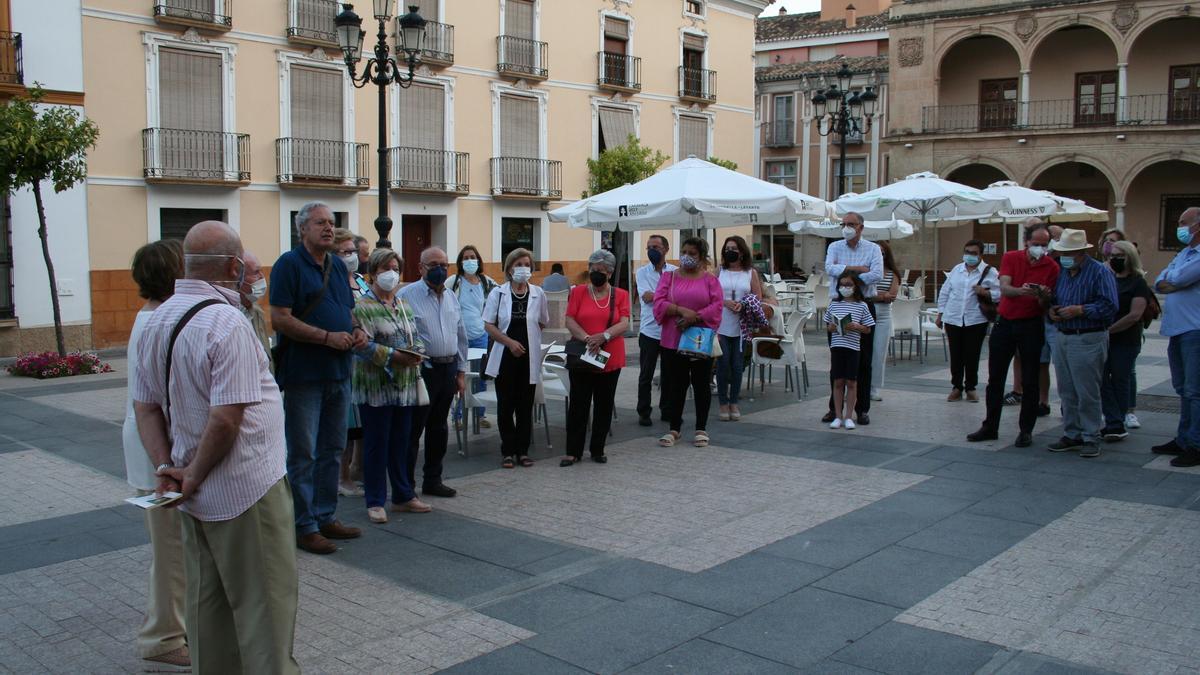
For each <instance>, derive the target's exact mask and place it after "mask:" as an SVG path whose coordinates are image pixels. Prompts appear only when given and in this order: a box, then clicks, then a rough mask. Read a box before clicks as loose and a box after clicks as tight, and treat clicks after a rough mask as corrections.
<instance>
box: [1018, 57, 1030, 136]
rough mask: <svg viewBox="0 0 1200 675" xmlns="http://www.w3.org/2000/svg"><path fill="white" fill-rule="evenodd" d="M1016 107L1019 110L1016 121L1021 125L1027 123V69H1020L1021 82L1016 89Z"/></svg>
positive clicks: (1026, 124)
mask: <svg viewBox="0 0 1200 675" xmlns="http://www.w3.org/2000/svg"><path fill="white" fill-rule="evenodd" d="M1017 107H1018V108H1020V111H1019V112H1018V113H1017V123H1018V124H1020V125H1021V126H1023V127H1024V126H1028V125H1029V71H1028V70H1022V71H1021V84H1020V88H1019V89H1018V90H1017Z"/></svg>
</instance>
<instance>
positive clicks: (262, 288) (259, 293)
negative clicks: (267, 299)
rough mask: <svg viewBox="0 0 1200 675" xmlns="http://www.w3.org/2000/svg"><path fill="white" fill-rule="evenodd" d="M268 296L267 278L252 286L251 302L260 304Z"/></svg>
mask: <svg viewBox="0 0 1200 675" xmlns="http://www.w3.org/2000/svg"><path fill="white" fill-rule="evenodd" d="M266 294H267V279H266V277H264V278H262V279H259V280H258V281H256V282H254V283H252V284H250V301H251V302H258V301H259V300H262V298H263V296H264V295H266Z"/></svg>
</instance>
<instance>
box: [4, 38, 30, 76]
mask: <svg viewBox="0 0 1200 675" xmlns="http://www.w3.org/2000/svg"><path fill="white" fill-rule="evenodd" d="M24 70H25V68H24V63H23V61H22V56H21V34H20V33H6V32H2V31H0V82H3V83H4V84H25V72H24Z"/></svg>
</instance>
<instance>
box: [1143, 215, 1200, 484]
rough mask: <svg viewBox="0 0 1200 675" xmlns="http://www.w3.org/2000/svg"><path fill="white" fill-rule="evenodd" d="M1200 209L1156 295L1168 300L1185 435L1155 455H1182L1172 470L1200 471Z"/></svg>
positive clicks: (1179, 233) (1167, 332)
mask: <svg viewBox="0 0 1200 675" xmlns="http://www.w3.org/2000/svg"><path fill="white" fill-rule="evenodd" d="M1197 231H1200V207H1197V206H1193V207H1191V208H1189V209H1188V210H1186V211H1184V212H1183V215H1181V216H1180V217H1179V227H1178V228H1176V230H1175V236H1176V238H1178V239H1179V242H1180V243H1181V244H1183V245H1184V249H1183V250H1182V251H1180V252H1179V253H1178V254H1177V255H1176V256H1175V258H1174V260H1172V261H1171V264H1170V265H1168V266H1167V269H1165V270H1163V271H1162V274H1159V275H1158V279H1157V280H1155V282H1154V290H1155V291H1157V292H1159V293H1163V294H1165V295H1166V296H1167V298H1166V303H1165V306H1164V307H1163V317H1162V326H1161V328H1160V330H1161V332H1162V334H1163V335H1164V336H1166V337H1168V338H1170V342H1169V343H1168V344H1167V359H1168V361H1169V362H1170V364H1171V386H1173V387H1175V393H1177V394H1179V398H1180V403H1181V406H1180V415H1179V430H1178V431H1177V432H1176V434H1175V438H1174V439H1172V440H1171V441H1169V442H1167V443H1164V444H1163V445H1158V446H1155V447H1154V448H1153V451H1154V452H1155V453H1157V454H1160V455H1179V456H1178V457H1176V458H1174V459H1172V460H1171V466H1197V465H1200V284H1197V282H1198V281H1200V251H1197V250H1196V249H1197V248H1198V247H1200V236H1197Z"/></svg>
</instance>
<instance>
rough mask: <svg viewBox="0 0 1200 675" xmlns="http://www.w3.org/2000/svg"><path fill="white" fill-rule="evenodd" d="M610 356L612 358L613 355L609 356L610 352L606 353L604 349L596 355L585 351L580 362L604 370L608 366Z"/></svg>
mask: <svg viewBox="0 0 1200 675" xmlns="http://www.w3.org/2000/svg"><path fill="white" fill-rule="evenodd" d="M610 356H612V354H609V353H608V352H606V351H604V350H603V349H601V350H600V351H598V352H596V353H595V354H593V353H591V352H586V351H585V352H584V353H583V356H581V357H579V360H580V361H583V362H584V363H590V364H592V365H593V366H596V367H597V368H601V369H602V368H604V366H605V365H607V364H608V358H609V357H610Z"/></svg>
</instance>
